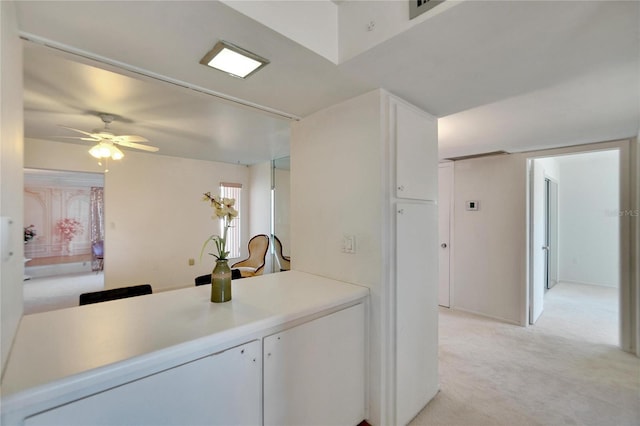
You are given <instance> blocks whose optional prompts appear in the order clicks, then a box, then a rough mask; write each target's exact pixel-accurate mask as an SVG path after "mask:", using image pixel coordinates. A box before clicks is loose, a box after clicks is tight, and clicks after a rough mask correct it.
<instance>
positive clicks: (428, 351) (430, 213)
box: [394, 203, 439, 425]
mask: <svg viewBox="0 0 640 426" xmlns="http://www.w3.org/2000/svg"><path fill="white" fill-rule="evenodd" d="M396 207H397V215H396V220H397V222H396V233H397V253H396V256H397V259H396V263H397V267H396V366H395V367H396V421H395V422H394V424H396V425H405V424H408V423H409V422H410V421H411V419H412V418H414V417H415V416H416V415H417V414H418V413H419V412H420V410H422V408H423V407H424V406H425V405H426V404H427V402H429V400H430V399H431V398H433V396H434V395H435V394H436V393H437V391H438V331H437V327H435V326H434V325H436V324H437V323H438V287H437V286H438V284H437V279H438V271H437V269H438V263H437V256H438V247H439V245H438V228H437V227H436V220H437V215H438V210H437V206H436V205H434V204H431V203H429V204H427V203H420V204H415V203H398V204H397V205H396Z"/></svg>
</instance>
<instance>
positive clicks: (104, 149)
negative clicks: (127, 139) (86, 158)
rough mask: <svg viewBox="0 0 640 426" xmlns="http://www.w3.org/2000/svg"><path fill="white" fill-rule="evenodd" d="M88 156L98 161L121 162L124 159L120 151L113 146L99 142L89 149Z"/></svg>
mask: <svg viewBox="0 0 640 426" xmlns="http://www.w3.org/2000/svg"><path fill="white" fill-rule="evenodd" d="M89 154H91V156H92V157H95V158H97V159H98V160H100V159H102V158H111V159H112V160H121V159H122V158H123V157H124V153H123V152H122V151H120V150H119V149H118V148H117V147H115V146H113V144H110V143H106V142H100V143H98V144H97V145H94V146H93V147H91V149H90V150H89Z"/></svg>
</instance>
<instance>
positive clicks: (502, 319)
mask: <svg viewBox="0 0 640 426" xmlns="http://www.w3.org/2000/svg"><path fill="white" fill-rule="evenodd" d="M449 309H451V310H453V311H460V312H465V313H467V314H473V315H478V316H480V317H485V318H491V319H494V320H497V321H500V322H506V323H508V324H513V325H517V326H520V327H524V326H523V325H522V324H520V321H515V320H510V319H507V318H502V317H498V316H495V315H488V314H485V313H484V312H478V311H472V310H471V309H464V308H459V307H457V306H451V307H449Z"/></svg>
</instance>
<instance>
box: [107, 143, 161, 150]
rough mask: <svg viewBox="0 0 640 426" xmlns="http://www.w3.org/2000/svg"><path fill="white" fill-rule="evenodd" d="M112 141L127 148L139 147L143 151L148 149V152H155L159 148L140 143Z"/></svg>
mask: <svg viewBox="0 0 640 426" xmlns="http://www.w3.org/2000/svg"><path fill="white" fill-rule="evenodd" d="M113 143H115V144H117V145H121V146H126V147H127V148H135V149H141V150H143V151H149V152H157V151H159V149H160V148H156V147H155V146H148V145H142V144H139V143H134V142H127V141H113Z"/></svg>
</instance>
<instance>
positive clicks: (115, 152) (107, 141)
mask: <svg viewBox="0 0 640 426" xmlns="http://www.w3.org/2000/svg"><path fill="white" fill-rule="evenodd" d="M98 116H99V117H100V119H102V121H103V123H104V129H94V130H93V131H91V132H85V131H84V130H80V129H74V128H73V127H67V126H60V127H62V128H64V129H68V130H73V131H74V132H78V133H81V134H83V135H85V136H61V137H63V138H66V139H80V140H83V141H93V142H98V144H97V145H95V146H94V147H93V148H91V150H89V153H91V155H93V156H94V157H96V158H98V159H99V158H109V157H111V158H112V159H114V160H119V159H121V158H122V157H124V154H123V153H122V151H120V150H119V149H118V148H117V147H115V146H114V144H115V145H120V146H124V147H127V148H134V149H140V150H142V151H149V152H157V151H158V150H159V148H157V147H155V146H150V145H142V144H140V143H137V142H149V141H148V140H147V139H146V138H144V137H142V136H136V135H116V134H114V133H113V132H112V131H111V129H110V128H109V124H111V122H113V120H115V118H116V117H117V116H116V115H113V114H105V113H100V114H98ZM107 151H108V152H107Z"/></svg>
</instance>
